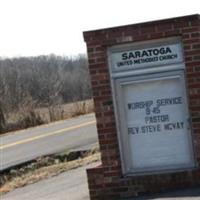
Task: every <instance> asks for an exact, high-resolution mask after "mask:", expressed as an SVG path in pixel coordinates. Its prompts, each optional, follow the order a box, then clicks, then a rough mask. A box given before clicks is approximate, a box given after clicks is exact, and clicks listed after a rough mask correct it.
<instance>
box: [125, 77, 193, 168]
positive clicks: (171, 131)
mask: <svg viewBox="0 0 200 200" xmlns="http://www.w3.org/2000/svg"><path fill="white" fill-rule="evenodd" d="M183 85H184V79H183V77H181V76H180V75H176V76H169V77H162V78H152V79H148V80H141V81H134V82H130V83H126V82H124V83H123V84H122V85H121V90H122V91H121V94H122V99H123V100H122V101H123V104H124V105H123V106H124V110H125V118H126V122H125V123H126V125H125V127H126V128H127V134H128V142H129V144H128V145H129V147H130V154H131V155H130V156H129V159H130V163H131V164H130V165H131V168H133V169H134V171H136V172H137V170H138V171H142V169H146V170H155V169H156V168H159V169H162V168H164V169H168V168H173V167H174V166H184V165H185V166H188V165H190V164H191V162H192V154H191V144H190V140H189V123H188V113H187V102H186V95H185V88H184V87H183Z"/></svg>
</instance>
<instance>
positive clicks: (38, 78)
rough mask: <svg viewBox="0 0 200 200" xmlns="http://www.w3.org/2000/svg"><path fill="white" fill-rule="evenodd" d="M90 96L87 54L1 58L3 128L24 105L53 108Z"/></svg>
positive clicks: (0, 110)
mask: <svg viewBox="0 0 200 200" xmlns="http://www.w3.org/2000/svg"><path fill="white" fill-rule="evenodd" d="M90 98H91V87H90V80H89V73H88V64H87V58H86V57H85V56H84V55H79V56H77V57H74V58H70V57H64V56H55V55H48V56H38V57H19V58H7V59H2V58H0V124H1V125H0V129H2V128H3V126H5V123H6V115H7V114H8V113H10V112H18V111H19V110H20V108H21V107H23V106H31V107H32V108H40V107H50V106H56V105H61V104H65V103H69V102H75V101H80V100H85V99H90ZM0 131H1V130H0Z"/></svg>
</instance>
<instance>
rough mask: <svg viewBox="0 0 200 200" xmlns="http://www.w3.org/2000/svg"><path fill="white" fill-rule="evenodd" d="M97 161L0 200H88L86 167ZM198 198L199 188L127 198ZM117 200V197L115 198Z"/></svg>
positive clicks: (10, 193)
mask: <svg viewBox="0 0 200 200" xmlns="http://www.w3.org/2000/svg"><path fill="white" fill-rule="evenodd" d="M97 165H99V163H94V164H92V165H89V166H86V167H81V168H78V169H74V170H70V171H68V172H65V173H62V174H60V175H58V176H56V177H52V178H49V179H46V180H42V181H40V182H38V183H34V184H32V185H28V186H25V187H23V188H19V189H16V190H14V191H12V192H9V193H7V194H5V195H3V196H2V197H1V198H0V199H1V200H27V199H28V200H89V194H88V187H87V178H86V171H85V169H86V168H90V167H94V166H97ZM150 199H151V200H199V199H200V189H199V188H192V189H185V190H176V191H172V192H166V193H162V194H156V195H150V196H143V197H138V198H133V199H129V200H150ZM116 200H118V199H116Z"/></svg>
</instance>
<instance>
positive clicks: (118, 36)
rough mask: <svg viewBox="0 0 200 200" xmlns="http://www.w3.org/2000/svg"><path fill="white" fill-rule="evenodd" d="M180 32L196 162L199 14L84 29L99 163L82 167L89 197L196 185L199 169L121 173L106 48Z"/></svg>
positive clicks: (199, 150) (199, 144)
mask: <svg viewBox="0 0 200 200" xmlns="http://www.w3.org/2000/svg"><path fill="white" fill-rule="evenodd" d="M173 36H180V37H181V38H182V42H183V47H184V56H185V62H186V78H187V87H188V88H187V89H188V95H189V110H190V113H191V117H192V128H193V140H194V141H193V143H194V149H195V156H196V160H197V163H198V165H199V164H200V15H191V16H184V17H179V18H173V19H167V20H160V21H154V22H147V23H141V24H133V25H128V26H121V27H115V28H108V29H102V30H96V31H88V32H84V39H85V41H86V43H87V50H88V59H89V70H90V75H91V83H92V90H93V97H94V104H95V113H96V119H97V130H98V138H99V144H100V150H101V159H102V165H101V166H99V167H97V168H93V169H88V170H87V173H88V184H89V190H90V197H91V200H97V199H98V200H101V199H106V200H107V199H109V200H111V199H114V198H115V199H116V198H118V199H119V198H125V197H131V196H135V195H138V194H140V193H146V192H154V191H162V190H165V189H170V188H180V187H188V186H193V185H198V184H200V168H199V167H197V169H195V170H188V171H185V172H177V173H168V174H158V175H148V176H147V175H146V176H137V177H123V175H122V169H121V161H120V153H119V144H118V138H117V130H116V122H115V117H114V108H113V99H112V94H111V83H110V76H109V69H108V61H107V48H108V47H110V46H113V45H119V44H125V43H129V42H136V41H143V40H152V39H162V38H166V37H173Z"/></svg>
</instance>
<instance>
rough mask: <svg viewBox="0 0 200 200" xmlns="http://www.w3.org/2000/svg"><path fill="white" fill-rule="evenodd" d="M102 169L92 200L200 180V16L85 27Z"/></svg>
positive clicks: (93, 177)
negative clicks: (89, 29)
mask: <svg viewBox="0 0 200 200" xmlns="http://www.w3.org/2000/svg"><path fill="white" fill-rule="evenodd" d="M84 39H85V41H86V43H87V49H88V59H89V70H90V75H91V83H92V89H93V96H94V103H95V114H96V119H97V129H98V138H99V144H100V151H101V159H102V164H101V166H97V167H96V168H92V169H88V170H87V174H88V184H89V191H90V198H91V200H102V199H105V200H108V199H109V200H110V199H120V198H123V199H125V198H128V197H134V196H137V195H139V194H142V193H149V192H158V191H163V190H166V189H173V188H184V187H189V186H197V185H199V184H200V15H191V16H184V17H178V18H173V19H166V20H160V21H153V22H147V23H141V24H134V25H128V26H121V27H115V28H108V29H102V30H96V31H88V32H84Z"/></svg>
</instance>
